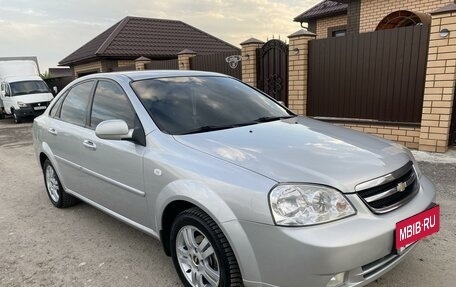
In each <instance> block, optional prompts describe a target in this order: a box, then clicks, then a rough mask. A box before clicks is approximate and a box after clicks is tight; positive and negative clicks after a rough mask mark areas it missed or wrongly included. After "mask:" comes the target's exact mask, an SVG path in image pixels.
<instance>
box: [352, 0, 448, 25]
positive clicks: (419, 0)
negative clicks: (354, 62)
mask: <svg viewBox="0 0 456 287" xmlns="http://www.w3.org/2000/svg"><path fill="white" fill-rule="evenodd" d="M451 2H452V1H451V0H381V1H379V0H361V14H360V26H359V31H360V33H363V32H372V31H374V30H375V28H377V25H378V23H380V21H381V20H382V19H383V18H385V16H387V15H388V14H390V13H392V12H394V11H398V10H409V11H412V12H424V13H430V12H432V11H434V10H436V9H438V8H440V7H442V6H444V5H446V4H448V3H451Z"/></svg>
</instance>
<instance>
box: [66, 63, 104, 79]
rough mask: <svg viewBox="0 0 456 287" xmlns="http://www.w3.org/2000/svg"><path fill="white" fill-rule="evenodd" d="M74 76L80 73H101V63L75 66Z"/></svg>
mask: <svg viewBox="0 0 456 287" xmlns="http://www.w3.org/2000/svg"><path fill="white" fill-rule="evenodd" d="M73 71H74V76H75V77H77V76H78V74H80V73H87V72H94V71H96V72H102V68H101V61H95V62H90V63H87V64H81V65H76V66H74V68H73Z"/></svg>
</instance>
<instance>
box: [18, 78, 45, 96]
mask: <svg viewBox="0 0 456 287" xmlns="http://www.w3.org/2000/svg"><path fill="white" fill-rule="evenodd" d="M10 87H11V93H12V96H20V95H28V94H40V93H50V92H51V91H50V90H49V88H48V86H47V85H46V84H45V83H44V82H43V81H23V82H14V83H10Z"/></svg>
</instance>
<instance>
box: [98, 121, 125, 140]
mask: <svg viewBox="0 0 456 287" xmlns="http://www.w3.org/2000/svg"><path fill="white" fill-rule="evenodd" d="M95 134H96V135H97V137H99V138H100V139H105V140H124V139H131V138H132V137H133V130H129V129H128V125H127V123H126V122H125V121H124V120H108V121H103V122H101V123H99V124H98V126H97V127H96V129H95Z"/></svg>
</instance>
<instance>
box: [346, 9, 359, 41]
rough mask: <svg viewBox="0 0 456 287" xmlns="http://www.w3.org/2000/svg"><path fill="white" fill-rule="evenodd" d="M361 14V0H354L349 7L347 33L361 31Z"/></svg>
mask: <svg viewBox="0 0 456 287" xmlns="http://www.w3.org/2000/svg"><path fill="white" fill-rule="evenodd" d="M360 14H361V0H352V1H350V4H349V5H348V9H347V34H348V35H351V34H358V33H359V20H360Z"/></svg>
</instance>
